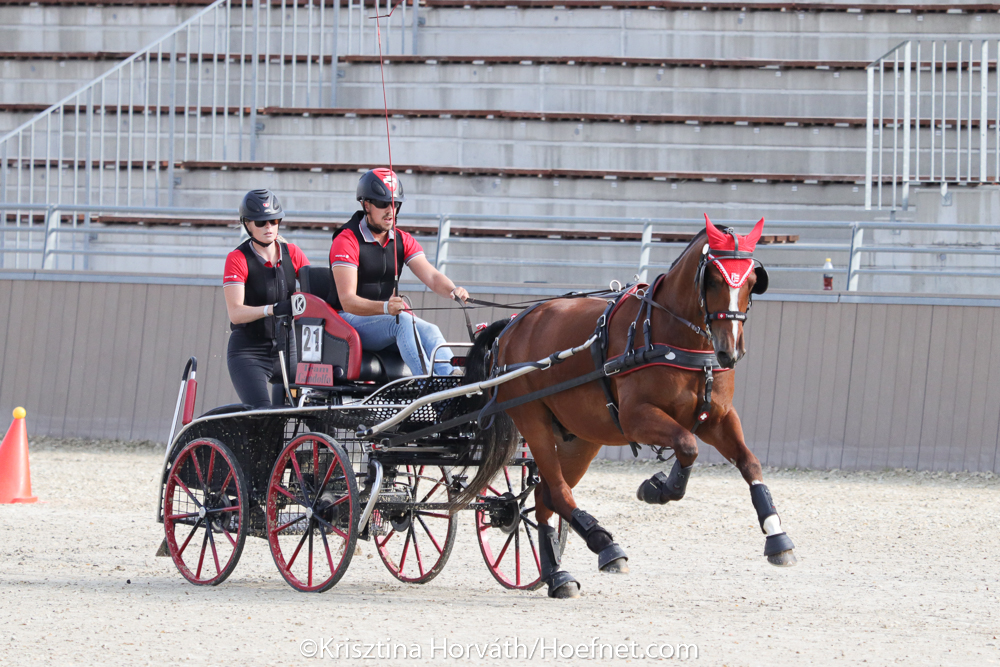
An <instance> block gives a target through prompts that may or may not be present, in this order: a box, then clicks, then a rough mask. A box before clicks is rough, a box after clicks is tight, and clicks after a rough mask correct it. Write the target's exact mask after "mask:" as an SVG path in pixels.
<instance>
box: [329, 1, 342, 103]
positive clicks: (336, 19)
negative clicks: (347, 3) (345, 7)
mask: <svg viewBox="0 0 1000 667" xmlns="http://www.w3.org/2000/svg"><path fill="white" fill-rule="evenodd" d="M339 38H340V0H336V1H335V2H334V3H333V50H332V51H331V52H330V106H331V107H335V106H337V62H338V58H337V54H338V53H340V52H339V51H338V50H337V49H338V48H339V46H338V42H339Z"/></svg>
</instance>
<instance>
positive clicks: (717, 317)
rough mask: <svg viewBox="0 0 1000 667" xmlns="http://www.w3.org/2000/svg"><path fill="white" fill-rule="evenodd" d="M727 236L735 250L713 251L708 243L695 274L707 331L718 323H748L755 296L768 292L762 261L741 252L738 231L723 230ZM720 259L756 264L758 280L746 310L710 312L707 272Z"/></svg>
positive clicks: (699, 301) (703, 249)
mask: <svg viewBox="0 0 1000 667" xmlns="http://www.w3.org/2000/svg"><path fill="white" fill-rule="evenodd" d="M722 231H723V232H725V233H726V234H729V235H730V236H731V237H732V239H733V247H734V248H735V250H712V249H711V248H709V247H708V244H707V243H706V244H705V245H704V247H702V250H701V261H699V262H698V270H697V271H696V272H695V274H694V283H695V285H697V287H698V305H699V307H700V308H701V312H702V314H703V315H704V317H705V329H708V326H709V325H710V324H711V323H712V322H718V321H734V320H735V321H737V322H746V319H747V313H749V312H750V308H751V307H752V306H753V295H754V294H763V293H764V292H766V291H767V282H768V278H767V270H766V269H765V268H764V265H763V264H761V262H760V260H759V259H757V258H755V257H754V256H753V252H752V251H751V252H746V251H744V250H740V239H739V237H738V236H737V235H736V231H735V230H734V229H733V228H732V227H727V228H725V229H724V230H722ZM719 259H749V260H751V261H752V262H753V263H754V269H753V270H754V273H755V274H756V275H757V280H756V282H755V283H754V286H753V289H751V290H750V300H749V301H748V302H747V309H746V310H718V311H715V312H714V313H712V312H709V310H708V305H707V304H708V300H707V296H706V290H707V287H706V285H705V270H706V269H707V268H708V265H709V264H710V263H711V262H714V261H715V260H719Z"/></svg>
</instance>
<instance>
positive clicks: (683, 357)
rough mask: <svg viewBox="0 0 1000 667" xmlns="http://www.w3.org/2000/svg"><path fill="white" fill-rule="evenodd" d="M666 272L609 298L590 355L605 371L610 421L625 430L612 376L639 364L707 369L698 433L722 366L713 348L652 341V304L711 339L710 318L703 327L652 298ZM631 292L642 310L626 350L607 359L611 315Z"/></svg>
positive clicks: (632, 326)
mask: <svg viewBox="0 0 1000 667" xmlns="http://www.w3.org/2000/svg"><path fill="white" fill-rule="evenodd" d="M664 275H665V274H661V275H660V276H658V277H657V278H656V280H655V281H653V284H652V286H648V285H642V284H636V285H632V286H630V287H629V288H628V289H626V290H625V291H623V292H622V294H621V295H620V296H619V297H618V298H617V299H615V300H613V301H609V302H608V305H607V307H606V308H605V309H604V313H602V314H601V316H600V317H599V318H598V319H597V328H596V329H595V330H594V334H595V335H596V336H597V340H595V341H594V343H593V344H592V345H591V346H590V355H591V357H593V359H594V366H595V368H599V369H603V371H604V372H603V373H602V374H601V376H600V377H599V378H598V380H599V384H600V386H601V390H602V391H603V392H604V398H605V399H606V401H607V402H606V404H605V405H606V406H607V408H608V412H609V414H610V415H611V421H612V422H614V424H615V426H616V427H617V428H618V430H619V431H621V432H622V433H623V434H624V430H623V429H622V426H621V421H620V420H619V417H618V404H617V402H616V401H615V398H614V395H613V394H612V393H611V377H612V376H614V375H619V374H625V373H631V372H633V371H637V370H639V369H640V368H645V367H647V366H653V365H667V366H673V367H674V368H680V369H682V370H687V371H700V372H702V373H704V374H705V389H704V391H703V393H702V396H701V400H700V401H699V404H698V410H697V413H696V415H695V423H694V426H693V427H692V428H691V432H692V433H696V432H697V430H698V427H699V426H701V425H702V424H704V423H705V421H707V420H708V417H709V412H710V410H711V407H712V384H713V383H714V381H715V372H716V371H719V370H721V369H722V366H721V365H720V364H719V360H718V359H717V358H716V356H715V352H714V351H711V352H703V351H697V350H687V349H684V348H680V347H674V346H672V345H666V344H664V343H654V342H652V335H651V333H650V318H651V317H652V314H653V308H660V309H661V310H663V311H665V312H666V313H667V314H669V315H671V316H672V317H674V318H675V319H677V320H678V321H680V322H681V323H682V324H684V325H685V326H687V327H688V328H689V329H691V330H692V331H694V332H695V333H697V334H698V335H700V336H702V337H703V338H706V339H708V340H711V334H709V333H708V324H707V322H706V325H705V328H704V329H703V328H701V327H699V326H698V325H696V324H694V323H692V322H689V321H688V320H686V319H684V318H682V317H680V316H679V315H676V314H674V313H673V312H671V311H670V310H668V309H666V308H664V307H663V306H661V305H660V304H658V303H656V302H655V301H653V293H654V292H655V291H656V288H657V287H659V285H660V282H662V280H663V278H664ZM631 296H634V297H635V298H637V299H639V300H640V305H639V312H638V313H637V314H636V317H635V320H634V321H633V322H632V324H630V325H629V328H628V335H627V338H626V339H625V352H624V353H622V354H620V355H618V356H617V357H614V358H612V359H608V356H607V355H608V344H609V343H610V336H609V334H608V326H609V325H610V323H611V317H612V316H613V315H614V313H615V311H616V310H617V309H618V307H619V305H621V303H622V302H623V301H624V300H625V299H627V298H629V297H631ZM740 314H742V313H740ZM640 322H641V324H642V337H643V346H642V347H641V348H639V349H635V334H636V330H637V329H638V328H639V325H640ZM628 444H629V447H631V448H632V454H633V455H636V456H638V453H639V444H638V443H636V442H631V441H630V442H629V443H628Z"/></svg>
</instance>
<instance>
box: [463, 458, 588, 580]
mask: <svg viewBox="0 0 1000 667" xmlns="http://www.w3.org/2000/svg"><path fill="white" fill-rule="evenodd" d="M537 483H538V482H537V472H536V468H535V463H534V461H531V460H530V459H527V460H525V459H515V463H514V464H513V465H509V466H506V467H504V468H503V469H502V470H500V472H498V473H497V475H496V477H494V478H493V481H492V482H491V483H490V484H489V485H487V487H486V489H485V490H483V492H482V493H481V494H480V496H481V498H483V500H481V501H479V502H480V503H482V504H483V508H481V509H477V510H476V534H477V536H478V537H479V550H480V551H481V552H482V554H483V560H485V561H486V567H487V568H489V571H490V574H492V575H493V578H494V579H496V580H497V581H498V582H499V583H500V585H501V586H503V587H504V588H511V589H517V590H526V591H534V590H537V589H539V588H541V587H542V586H543V585H544V582H542V568H541V562H540V561H539V556H538V524H537V523H536V522H535V494H534V487H535V486H536V485H537ZM568 537H569V531H568V530H566V526H565V524H564V522H563V520H562V519H559V551H560V554H561V553H562V551H563V550H565V548H566V540H567V538H568Z"/></svg>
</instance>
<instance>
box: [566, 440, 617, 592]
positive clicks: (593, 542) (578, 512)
mask: <svg viewBox="0 0 1000 667" xmlns="http://www.w3.org/2000/svg"><path fill="white" fill-rule="evenodd" d="M556 451H557V454H558V456H559V464H560V468H561V470H562V474H563V479H564V480H565V481H566V483H567V484H568V485H569V487H570V488H571V489H574V488H576V485H577V484H579V483H580V480H581V479H583V476H584V474H585V473H586V472H587V470H588V469H589V468H590V464H591V462H592V461H593V460H594V457H596V456H597V453H598V452H600V451H601V446H600V445H597V444H594V443H592V442H588V441H586V440H582V439H580V438H572V439H571V440H569V441H568V442H567V441H565V440H563V441H562V442H560V443H559V445H558V448H557V450H556ZM574 504H575V503H574ZM569 525H570V527H571V528H573V530H574V531H575V532H576V534H577V535H579V536H580V537H581V538H583V541H584V542H586V544H587V548H588V549H590V550H591V551H592V552H593V553H595V554H597V568H598V569H599V570H600V571H601V572H604V573H606V574H628V571H629V569H628V555H627V554H626V553H625V550H624V549H622V548H621V547H620V546H619V545H618V543H617V542H615V541H614V536H612V534H611V532H610V531H609V530H607V529H606V528H605V527H604V526H602V525H601V524H600V523H598V521H597V519H595V518H594V517H593V516H591V515H590V513H588V512H586V511H584V510H582V509H580V508H579V507H576V508H574V509H573V511H572V512H570V519H569Z"/></svg>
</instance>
